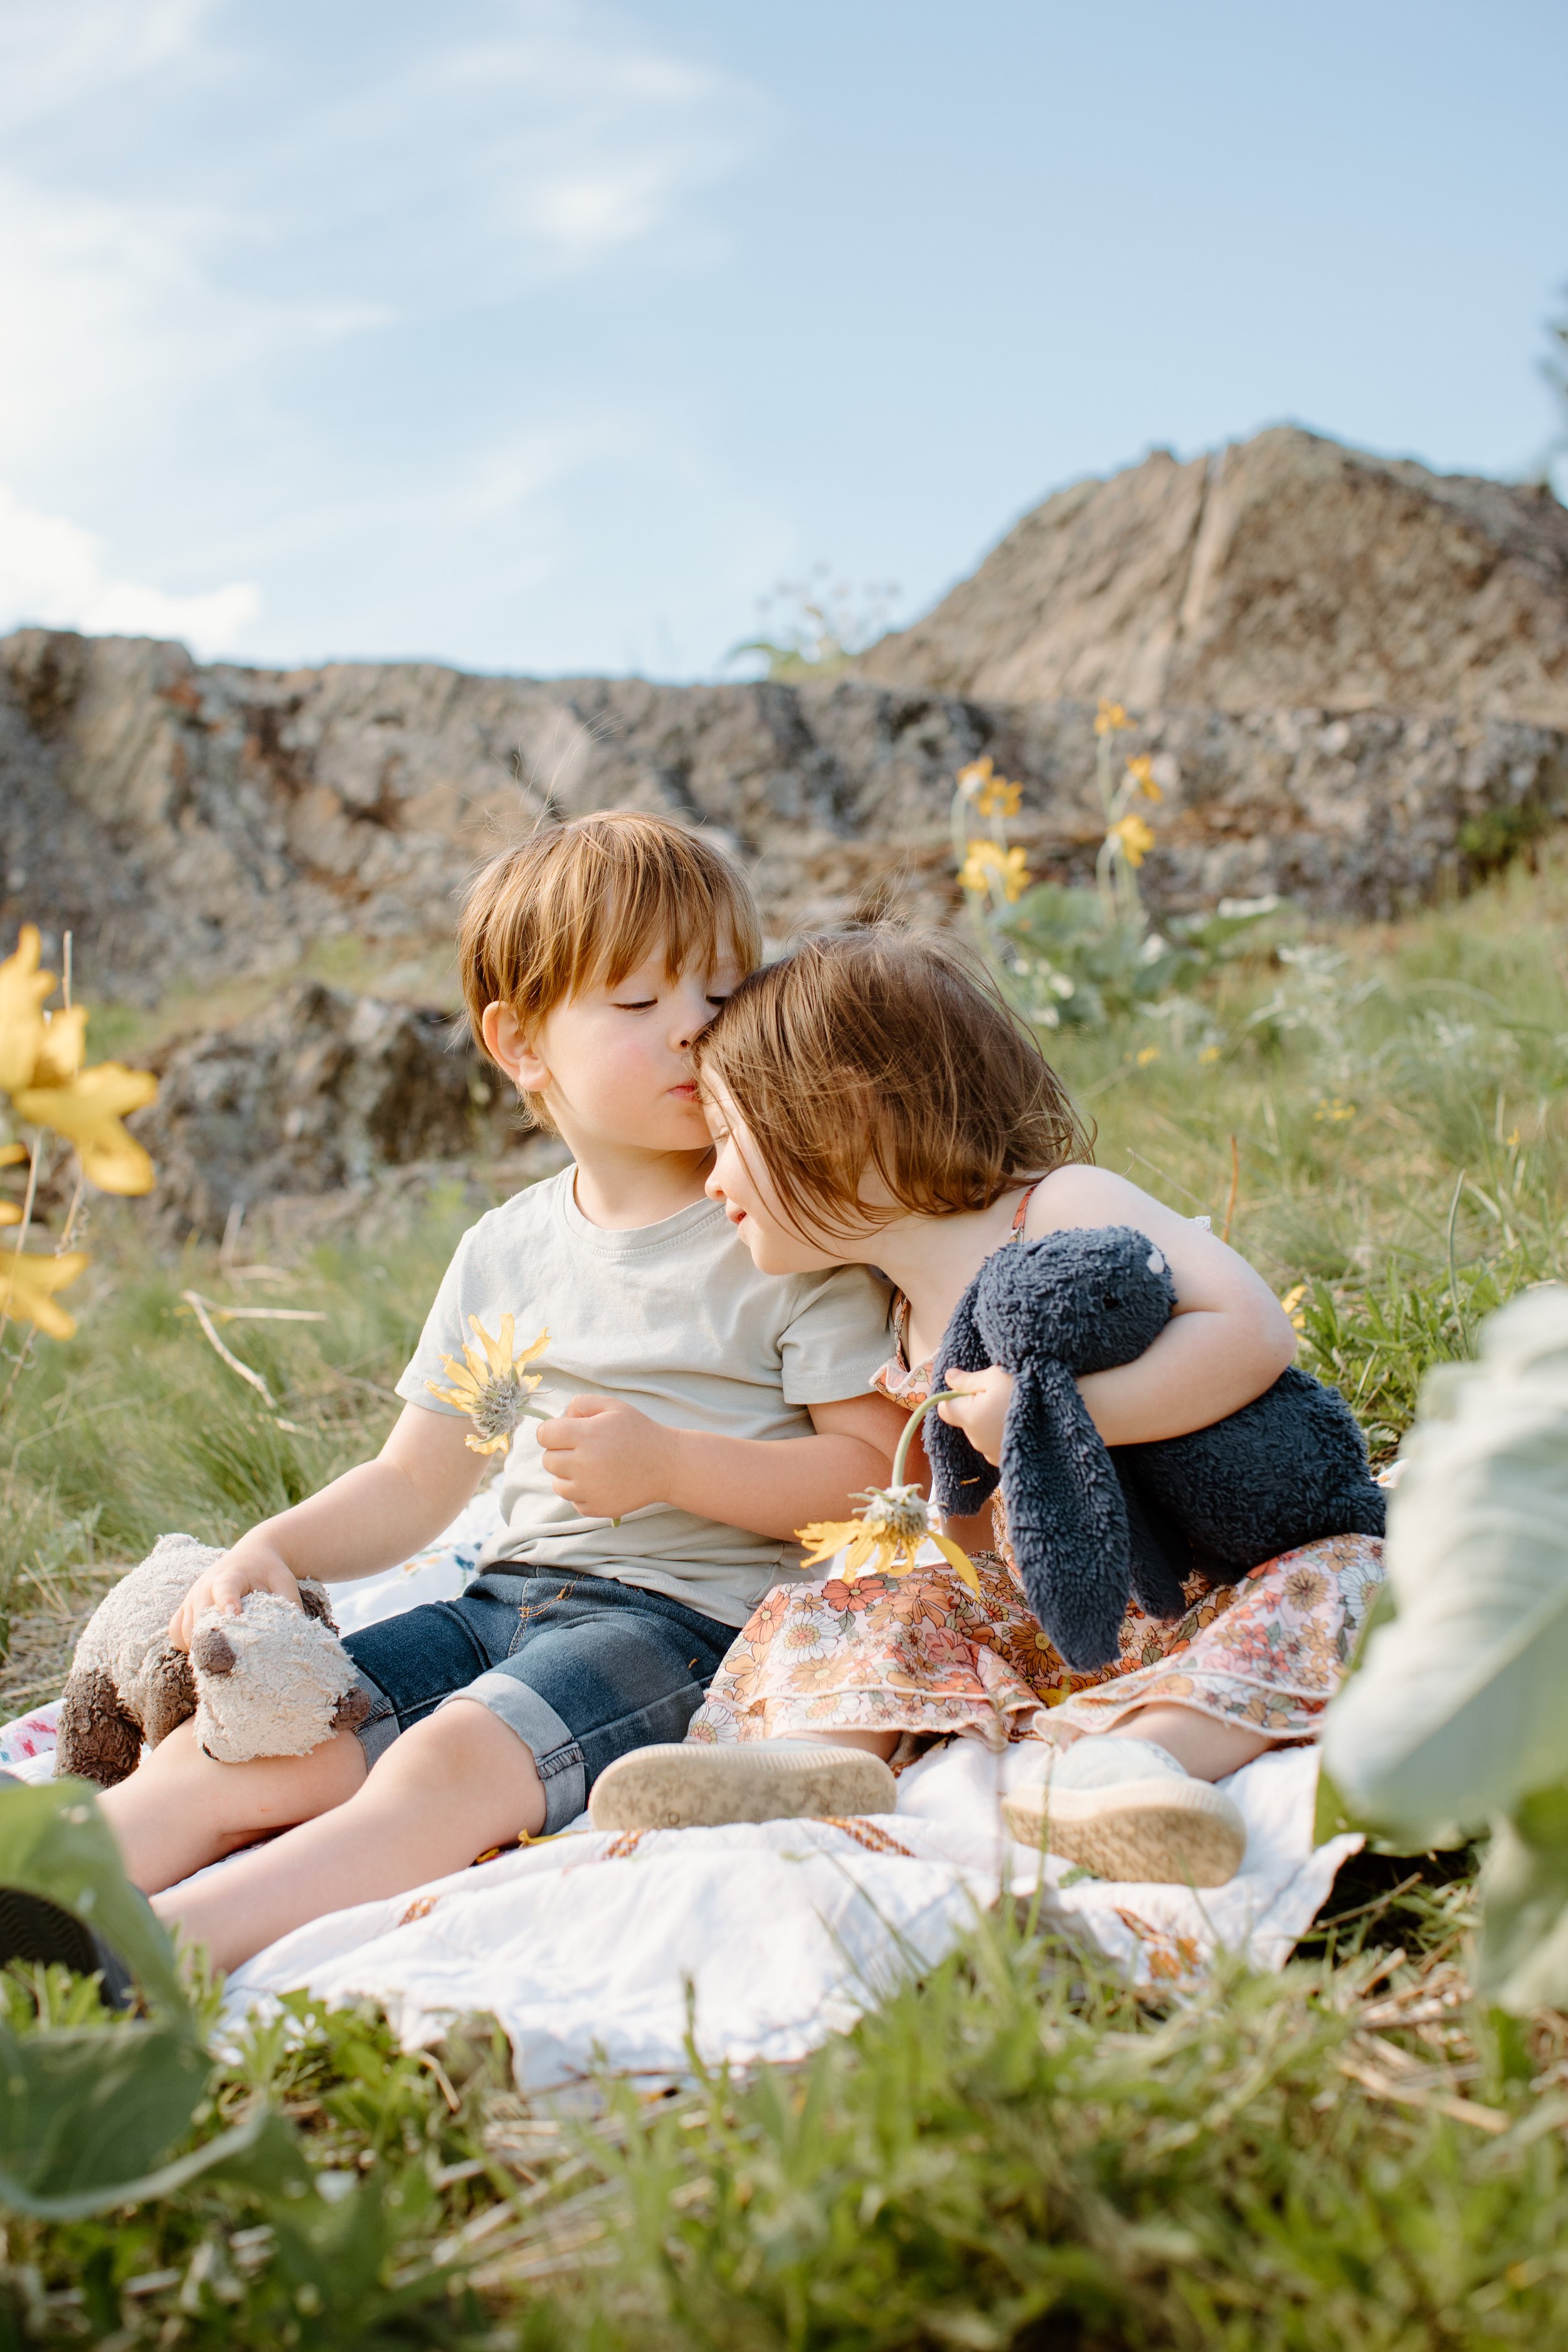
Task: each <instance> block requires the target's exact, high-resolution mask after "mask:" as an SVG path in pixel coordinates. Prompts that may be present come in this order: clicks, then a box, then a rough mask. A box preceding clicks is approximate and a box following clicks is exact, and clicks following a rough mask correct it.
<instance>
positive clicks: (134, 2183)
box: [0, 2108, 315, 2221]
mask: <svg viewBox="0 0 1568 2352" xmlns="http://www.w3.org/2000/svg"><path fill="white" fill-rule="evenodd" d="M197 2179H212V2180H217V2179H223V2180H234V2181H237V2182H238V2183H239V2184H240V2185H241V2186H242V2187H244V2188H247V2189H252V2190H254V2191H255V2192H256V2193H257V2194H258V2196H260V2197H262V2198H263V2199H264V2200H265V2199H267V2198H268V2197H271V2196H276V2195H277V2194H279V2192H281V2194H282V2195H284V2196H285V2197H287V2196H289V2195H293V2196H294V2197H296V2198H299V2197H305V2196H313V2195H314V2194H315V2191H314V2189H313V2186H312V2184H311V2181H310V2168H309V2167H308V2166H307V2165H306V2163H305V2161H304V2159H303V2158H302V2157H301V2156H300V2152H299V2149H298V2148H297V2147H296V2146H295V2144H294V2139H293V2136H292V2134H291V2133H290V2132H289V2126H287V2124H285V2123H284V2122H283V2120H282V2118H281V2117H280V2116H277V2115H275V2114H273V2113H272V2112H271V2110H270V2109H268V2108H262V2109H261V2110H260V2111H259V2112H258V2114H256V2115H254V2116H249V2117H247V2120H246V2121H245V2122H244V2123H242V2124H236V2125H235V2126H233V2128H232V2129H231V2130H229V2131H226V2132H220V2133H219V2134H218V2136H217V2137H216V2139H210V2140H208V2141H207V2142H206V2144H205V2146H204V2147H195V2148H192V2149H191V2150H190V2151H189V2153H188V2154H187V2155H185V2156H181V2157H176V2158H175V2159H174V2162H173V2164H165V2165H161V2166H160V2167H159V2168H158V2169H157V2170H156V2171H155V2172H148V2173H143V2174H142V2175H141V2177H140V2178H138V2179H119V2180H112V2181H110V2182H107V2183H105V2184H104V2185H103V2186H101V2187H99V2188H92V2189H74V2190H69V2191H66V2192H55V2193H43V2192H39V2191H37V2190H36V2189H32V2188H29V2187H28V2186H27V2185H26V2183H24V2182H23V2181H20V2180H18V2179H15V2178H14V2177H13V2176H12V2175H11V2174H9V2173H7V2172H5V2171H0V2209H4V2208H9V2209H10V2210H13V2211H15V2212H17V2213H26V2214H29V2215H30V2216H31V2217H32V2218H33V2219H34V2220H35V2221H85V2220H86V2218H87V2217H88V2215H89V2214H91V2213H107V2212H113V2211H116V2210H118V2209H119V2208H120V2207H121V2206H122V2205H145V2204H149V2203H151V2202H152V2201H153V2200H154V2199H156V2198H161V2197H171V2196H173V2195H174V2191H175V2190H176V2189H184V2187H185V2186H186V2184H187V2183H188V2182H190V2181H192V2180H197Z"/></svg>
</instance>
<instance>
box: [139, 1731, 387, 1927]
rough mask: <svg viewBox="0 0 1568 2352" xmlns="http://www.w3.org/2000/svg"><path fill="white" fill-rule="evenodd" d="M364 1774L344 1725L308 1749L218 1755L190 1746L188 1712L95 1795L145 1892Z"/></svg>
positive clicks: (348, 1788)
mask: <svg viewBox="0 0 1568 2352" xmlns="http://www.w3.org/2000/svg"><path fill="white" fill-rule="evenodd" d="M364 1776H365V1761H364V1750H363V1748H362V1747H361V1746H360V1744H359V1741H358V1740H357V1739H356V1738H354V1735H353V1732H352V1731H340V1732H339V1733H337V1735H336V1736H335V1738H331V1739H328V1740H324V1741H323V1742H322V1744H321V1747H320V1748H311V1749H310V1753H309V1755H307V1756H263V1757H258V1758H257V1759H256V1760H255V1762H254V1763H250V1764H219V1763H216V1762H215V1760H214V1759H213V1758H212V1757H210V1756H208V1755H206V1754H205V1752H204V1751H203V1749H202V1748H200V1747H199V1746H198V1744H197V1741H196V1727H195V1722H194V1720H193V1721H191V1722H188V1723H182V1724H181V1725H180V1727H179V1728H178V1730H176V1731H172V1732H171V1733H170V1734H169V1736H168V1738H166V1739H163V1740H161V1741H160V1742H159V1744H158V1746H157V1747H156V1748H153V1752H152V1754H151V1755H149V1756H146V1757H144V1758H143V1759H142V1762H141V1764H140V1765H139V1766H138V1767H137V1769H136V1770H135V1771H134V1772H132V1775H131V1777H130V1779H129V1780H121V1782H120V1783H119V1785H118V1787H116V1788H113V1789H106V1790H104V1791H103V1794H102V1796H101V1797H100V1800H99V1801H100V1804H101V1805H102V1807H103V1811H104V1813H105V1816H106V1817H107V1819H108V1822H109V1826H110V1829H111V1830H112V1831H113V1832H114V1834H115V1837H116V1838H117V1840H118V1841H119V1844H120V1852H121V1857H122V1859H123V1861H124V1864H125V1868H126V1872H127V1874H128V1875H129V1877H130V1878H131V1880H132V1884H133V1885H137V1886H140V1887H141V1889H142V1892H143V1894H146V1895H154V1894H156V1893H157V1892H158V1890H159V1889H160V1888H161V1887H164V1886H174V1885H177V1884H178V1882H179V1881H180V1880H181V1879H182V1878H188V1877H189V1876H190V1875H191V1873H192V1872H193V1871H195V1870H203V1869H205V1867H206V1864H208V1863H209V1862H220V1861H221V1860H222V1859H223V1857H224V1855H225V1854H228V1853H235V1852H237V1849H238V1848H239V1847H241V1846H246V1845H253V1844H254V1843H255V1842H256V1840H257V1839H258V1837H267V1836H269V1835H270V1834H271V1833H272V1832H274V1831H275V1830H281V1829H290V1828H292V1826H293V1825H294V1823H295V1822H305V1821H310V1820H312V1819H313V1818H314V1817H315V1815H316V1814H318V1813H323V1812H327V1811H330V1810H331V1808H332V1807H333V1806H334V1805H341V1804H342V1801H343V1800H344V1799H345V1798H346V1797H352V1796H353V1792H354V1790H356V1789H357V1788H358V1787H359V1786H360V1784H361V1782H362V1781H363V1779H364Z"/></svg>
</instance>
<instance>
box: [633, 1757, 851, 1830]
mask: <svg viewBox="0 0 1568 2352" xmlns="http://www.w3.org/2000/svg"><path fill="white" fill-rule="evenodd" d="M895 1801H896V1798H895V1783H894V1780H893V1776H892V1774H891V1773H890V1772H889V1769H888V1768H887V1766H886V1765H885V1764H884V1763H883V1761H882V1759H881V1758H880V1757H879V1756H872V1755H870V1754H868V1752H867V1750H866V1749H864V1748H835V1747H833V1746H832V1745H831V1743H830V1742H827V1741H826V1740H820V1741H819V1740H815V1739H747V1740H742V1741H741V1742H740V1743H739V1744H738V1745H736V1746H733V1747H729V1746H726V1747H716V1746H714V1745H713V1744H712V1743H710V1741H707V1740H695V1739H692V1740H686V1739H683V1740H679V1741H676V1740H671V1741H667V1742H664V1743H662V1744H660V1745H658V1746H655V1747H650V1748H634V1749H633V1750H632V1752H631V1754H630V1755H629V1756H620V1757H617V1758H616V1761H615V1762H614V1763H613V1764H612V1765H610V1766H609V1767H608V1768H607V1769H606V1770H605V1771H604V1772H601V1774H600V1775H599V1778H598V1779H597V1780H595V1783H594V1793H593V1796H592V1797H591V1798H590V1800H589V1801H588V1818H589V1819H590V1821H591V1822H593V1824H594V1827H595V1829H596V1830H689V1829H713V1828H716V1827H717V1826H718V1825H719V1824H720V1823H721V1822H780V1821H784V1822H788V1821H798V1820H800V1819H802V1818H803V1817H807V1816H812V1817H815V1818H816V1819H817V1820H823V1819H835V1820H837V1819H841V1818H843V1817H844V1816H845V1815H847V1814H850V1813H890V1812H891V1811H892V1810H893V1807H894V1804H895Z"/></svg>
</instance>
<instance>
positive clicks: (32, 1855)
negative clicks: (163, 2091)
mask: <svg viewBox="0 0 1568 2352" xmlns="http://www.w3.org/2000/svg"><path fill="white" fill-rule="evenodd" d="M0 1886H17V1887H20V1888H22V1889H23V1890H24V1892H25V1893H26V1894H29V1895H43V1896H44V1897H45V1898H46V1899H47V1901H48V1902H50V1903H58V1904H59V1905H60V1906H61V1907H62V1908H63V1909H65V1910H67V1911H71V1912H74V1913H75V1915H76V1916H77V1917H78V1918H79V1919H80V1920H82V1921H83V1922H84V1923H85V1925H86V1926H88V1927H90V1928H92V1929H93V1930H94V1932H95V1933H96V1934H98V1935H100V1936H101V1937H102V1938H103V1940H104V1942H105V1943H106V1944H109V1945H110V1946H112V1948H114V1950H115V1951H116V1952H118V1953H119V1955H120V1958H121V1959H122V1960H123V1961H124V1963H125V1965H126V1967H127V1968H128V1969H130V1970H131V1972H132V1975H133V1976H134V1977H135V1979H136V1980H137V1982H138V1984H140V1985H141V1987H142V1990H143V1991H144V1992H145V1993H146V1994H147V1995H148V1997H149V1998H150V1999H151V2000H153V2001H155V2002H156V2003H157V2004H158V2006H159V2007H160V2008H161V2009H163V2011H164V2013H165V2016H166V2018H167V2020H168V2022H169V2024H170V2026H171V2027H174V2026H183V2029H184V2032H185V2033H186V2035H187V2037H188V2038H190V2039H192V2040H194V2039H195V2022H194V2021H193V2020H192V2017H191V2013H190V2005H189V2003H188V2002H187V2001H186V2000H185V1996H184V1990H183V1989H182V1987H181V1984H180V1978H179V1971H178V1970H177V1969H176V1968H175V1966H174V1947H173V1946H172V1945H171V1943H170V1941H169V1938H168V1937H167V1936H166V1935H165V1934H164V1932H163V1927H161V1926H160V1925H159V1923H158V1920H157V1918H156V1917H155V1916H154V1915H153V1912H152V1911H151V1910H150V1909H149V1907H148V1906H147V1904H146V1903H145V1902H144V1900H143V1899H142V1896H141V1895H138V1894H137V1892H136V1890H135V1888H134V1887H133V1886H132V1885H131V1882H130V1880H129V1879H128V1878H127V1877H126V1875H125V1869H124V1865H123V1864H122V1863H121V1859H120V1849H119V1847H118V1846H117V1845H116V1844H115V1843H114V1839H113V1837H112V1835H111V1834H110V1828H109V1824H108V1822H106V1821H105V1820H104V1818H103V1815H102V1813H101V1812H100V1811H99V1806H98V1791H97V1790H96V1789H94V1788H93V1787H92V1786H91V1785H90V1783H89V1782H88V1781H86V1780H49V1781H46V1782H45V1783H44V1784H43V1785H42V1786H41V1787H37V1788H32V1787H28V1786H25V1785H24V1786H18V1787H16V1788H7V1789H4V1790H0Z"/></svg>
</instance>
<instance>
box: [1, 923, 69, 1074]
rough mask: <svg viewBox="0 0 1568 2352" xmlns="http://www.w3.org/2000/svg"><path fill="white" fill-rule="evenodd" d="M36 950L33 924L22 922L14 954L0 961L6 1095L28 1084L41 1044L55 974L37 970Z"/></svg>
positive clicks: (36, 943) (2, 1057)
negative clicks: (44, 1006) (46, 1000)
mask: <svg viewBox="0 0 1568 2352" xmlns="http://www.w3.org/2000/svg"><path fill="white" fill-rule="evenodd" d="M40 951H41V949H40V941H39V939H38V927H37V924H36V923H24V924H23V926H22V932H21V937H20V938H19V939H18V940H17V941H16V952H15V954H14V955H8V956H7V957H6V959H5V962H4V963H0V1087H4V1089H5V1092H6V1093H7V1094H8V1095H14V1094H15V1093H16V1089H17V1087H25V1086H28V1085H30V1084H31V1082H32V1076H33V1072H34V1069H35V1068H36V1066H37V1059H38V1055H39V1053H40V1051H41V1050H42V1047H43V1042H44V1015H43V1010H42V1007H43V1003H44V999H45V998H46V997H47V996H52V995H53V994H54V988H55V976H54V973H53V972H52V971H39V970H38V957H39V953H40Z"/></svg>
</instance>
